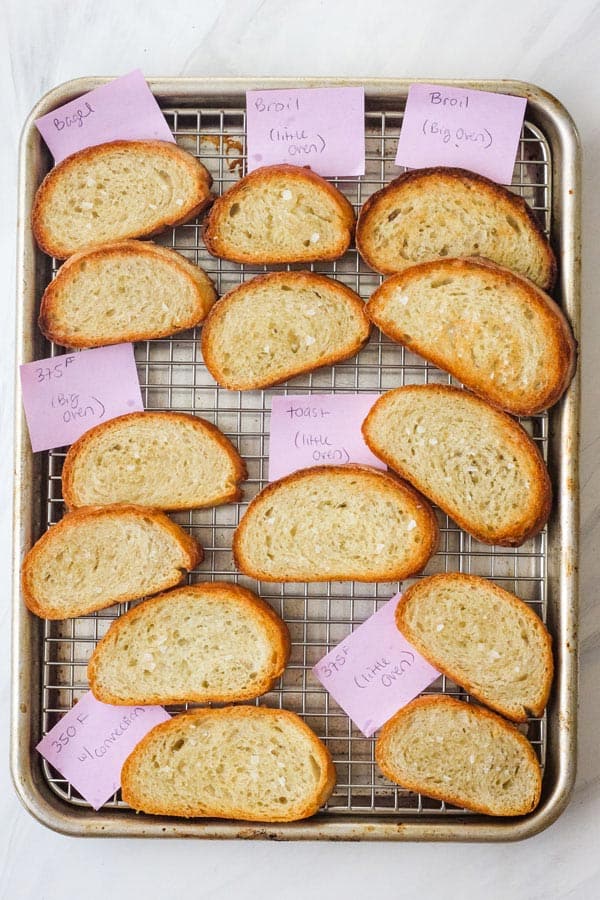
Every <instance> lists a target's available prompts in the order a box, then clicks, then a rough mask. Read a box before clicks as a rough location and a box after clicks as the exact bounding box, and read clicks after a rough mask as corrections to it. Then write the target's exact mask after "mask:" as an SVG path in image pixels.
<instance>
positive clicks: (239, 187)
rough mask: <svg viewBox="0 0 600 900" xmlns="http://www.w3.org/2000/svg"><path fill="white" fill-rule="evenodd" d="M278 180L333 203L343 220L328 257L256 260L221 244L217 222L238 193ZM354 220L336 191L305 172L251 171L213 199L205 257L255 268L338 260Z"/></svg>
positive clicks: (293, 169) (289, 168)
mask: <svg viewBox="0 0 600 900" xmlns="http://www.w3.org/2000/svg"><path fill="white" fill-rule="evenodd" d="M279 176H285V177H286V178H287V179H292V180H296V181H303V182H304V183H305V184H307V186H309V187H310V188H313V189H315V188H316V189H318V190H321V191H325V193H326V194H327V195H328V196H329V198H330V199H331V200H333V201H334V202H335V203H336V205H337V208H338V210H339V212H340V215H341V217H342V219H343V225H344V230H343V232H342V233H341V234H340V237H339V240H338V242H337V244H336V246H335V247H333V248H332V250H331V251H329V252H328V253H317V252H316V251H315V252H314V253H313V254H311V255H310V256H307V255H304V254H303V255H296V256H294V257H293V258H292V257H291V256H289V255H286V254H284V253H281V252H278V251H277V249H276V248H274V249H273V251H272V252H271V253H269V254H267V255H263V256H258V255H253V254H251V253H246V252H244V251H243V250H237V249H236V248H235V247H231V246H229V245H228V244H227V242H226V241H223V240H221V238H220V235H219V222H220V219H221V217H222V216H226V215H228V212H229V209H230V207H231V206H232V204H233V203H235V202H236V198H237V197H238V196H239V195H240V192H242V191H245V190H247V189H248V186H250V187H253V186H254V185H256V184H263V183H265V182H266V183H268V182H269V181H270V180H272V179H273V178H276V177H279ZM355 218H356V217H355V214H354V209H353V207H352V204H351V203H350V202H349V201H348V200H347V199H346V197H344V195H343V194H342V193H341V192H340V191H338V190H337V188H335V187H334V186H333V185H332V184H330V182H329V181H326V180H325V179H324V178H322V177H321V176H320V175H317V174H316V172H313V171H311V169H309V168H305V167H302V166H291V165H288V164H286V163H282V164H281V165H275V166H263V167H262V168H260V169H255V170H254V171H253V172H250V173H249V174H248V175H246V176H244V178H241V179H240V181H238V182H237V183H236V184H234V185H233V187H231V188H229V190H228V191H226V192H225V193H224V194H222V195H221V196H220V197H217V199H216V200H215V202H214V203H213V205H212V208H211V210H210V213H209V215H208V217H207V220H206V226H205V229H204V235H203V237H204V243H205V245H206V249H207V250H208V252H209V253H211V254H212V255H213V256H216V257H219V258H221V259H228V260H231V261H232V262H239V263H257V264H262V263H292V262H309V261H311V260H312V261H314V262H317V261H321V260H329V259H339V257H340V256H343V255H344V253H345V252H346V250H347V249H348V247H349V246H350V241H351V239H352V235H353V232H354V224H355Z"/></svg>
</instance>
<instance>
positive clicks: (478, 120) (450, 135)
mask: <svg viewBox="0 0 600 900" xmlns="http://www.w3.org/2000/svg"><path fill="white" fill-rule="evenodd" d="M526 105H527V101H526V100H525V98H523V97H512V96H508V95H507V94H494V93H491V92H489V91H474V90H470V89H464V88H455V87H444V86H443V85H439V84H412V85H411V86H410V88H409V91H408V99H407V101H406V110H405V113H404V121H403V123H402V131H401V132H400V140H399V141H398V153H397V155H396V165H398V166H408V167H409V168H424V167H426V166H459V167H461V168H463V169H470V170H471V171H473V172H477V173H478V174H480V175H485V176H486V178H491V179H492V180H493V181H497V182H500V183H501V184H510V183H511V181H512V174H513V169H514V165H515V157H516V155H517V149H518V146H519V137H520V135H521V128H522V127H523V118H524V116H525V107H526Z"/></svg>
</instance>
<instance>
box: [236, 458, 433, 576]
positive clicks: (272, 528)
mask: <svg viewBox="0 0 600 900" xmlns="http://www.w3.org/2000/svg"><path fill="white" fill-rule="evenodd" d="M437 544H438V527H437V521H436V518H435V515H434V514H433V511H432V510H431V508H430V507H429V504H428V503H426V502H425V500H423V498H422V497H420V496H419V495H418V494H417V493H416V492H415V491H413V489H412V488H410V487H409V486H408V485H406V484H404V483H403V482H401V481H399V480H398V479H397V478H395V477H394V476H392V475H390V474H388V473H387V472H380V471H379V470H377V469H372V468H370V467H369V466H358V465H352V464H351V465H347V466H316V467H313V468H310V469H301V470H300V471H299V472H294V473H293V474H292V475H287V476H286V477H285V478H281V479H280V480H279V481H275V482H273V483H272V484H270V485H269V486H268V487H266V488H265V489H264V490H263V491H261V493H260V494H258V496H256V497H255V498H254V500H253V501H252V502H251V504H250V506H249V507H248V509H247V510H246V513H245V514H244V516H243V518H242V520H241V522H240V524H239V525H238V528H237V530H236V532H235V534H234V538H233V555H234V559H235V562H236V565H237V567H238V568H239V569H241V571H242V572H245V573H246V574H247V575H252V576H253V577H254V578H257V579H259V580H260V581H396V580H401V579H403V578H406V577H407V576H408V575H411V574H414V573H415V572H419V571H420V570H421V569H423V568H424V567H425V566H426V565H427V562H428V560H429V558H430V557H431V556H432V554H433V553H435V551H436V549H437Z"/></svg>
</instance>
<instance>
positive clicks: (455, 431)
mask: <svg viewBox="0 0 600 900" xmlns="http://www.w3.org/2000/svg"><path fill="white" fill-rule="evenodd" d="M363 435H364V438H365V441H366V443H367V444H368V446H369V447H370V448H371V450H372V451H373V453H374V454H375V455H376V456H378V457H379V458H380V459H382V460H383V461H384V462H386V463H387V464H388V465H389V466H390V467H391V468H392V469H394V471H396V472H397V473H398V474H399V475H400V476H401V477H402V478H406V480H407V481H409V482H410V483H411V484H412V485H414V486H415V487H416V488H417V490H419V491H421V493H422V494H424V495H425V496H426V497H428V498H429V499H430V500H431V501H432V502H433V503H436V504H437V505H438V506H439V507H441V509H443V510H444V512H446V513H447V514H448V515H449V516H450V517H451V518H452V519H454V521H455V522H456V523H457V524H458V525H460V527H461V528H464V530H465V531H468V532H469V534H472V535H473V537H475V538H476V539H477V540H478V541H482V542H483V543H485V544H500V545H504V546H508V547H513V546H516V547H518V546H520V545H521V544H522V543H524V541H526V540H527V539H528V538H530V537H532V536H533V535H534V534H537V533H538V531H540V530H541V529H542V528H543V526H544V525H545V523H546V520H547V518H548V515H549V514H550V507H551V503H552V488H551V484H550V478H549V476H548V471H547V469H546V466H545V465H544V461H543V459H542V457H541V455H540V453H539V450H538V449H537V447H536V446H535V444H534V443H533V441H532V440H531V438H530V437H529V435H528V434H527V433H526V432H525V430H524V429H523V428H521V426H520V425H519V424H518V423H517V422H515V420H514V419H511V418H510V416H507V415H506V413H503V412H500V410H497V409H494V408H493V407H492V406H490V405H489V404H488V403H485V401H483V400H480V399H479V398H478V397H475V396H473V394H470V393H469V392H468V391H462V390H460V389H459V388H454V387H449V386H447V385H439V384H427V385H409V386H407V387H402V388H396V389H395V390H392V391H388V392H387V393H385V394H383V395H382V396H381V397H380V398H379V400H377V401H376V402H375V404H374V405H373V407H372V408H371V410H370V411H369V414H368V416H367V418H366V419H365V421H364V422H363Z"/></svg>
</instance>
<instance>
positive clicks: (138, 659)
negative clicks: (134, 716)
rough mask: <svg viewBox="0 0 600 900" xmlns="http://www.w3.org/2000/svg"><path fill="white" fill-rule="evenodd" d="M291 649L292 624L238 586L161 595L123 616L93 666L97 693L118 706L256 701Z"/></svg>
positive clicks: (90, 667) (203, 586) (190, 588)
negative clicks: (254, 699)
mask: <svg viewBox="0 0 600 900" xmlns="http://www.w3.org/2000/svg"><path fill="white" fill-rule="evenodd" d="M289 654H290V638H289V633H288V630H287V626H286V625H285V623H284V622H282V621H281V619H280V618H279V616H278V615H276V614H275V613H274V612H273V610H272V609H271V607H270V606H269V605H268V603H265V602H264V600H261V599H260V597H257V596H256V594H253V593H252V591H248V590H246V589H245V588H242V587H238V586H237V585H235V584H226V583H223V582H215V583H211V584H194V585H188V586H187V587H181V588H177V589H175V590H173V591H168V592H167V593H166V594H160V596H158V597H153V598H152V599H151V600H146V602H145V603H141V604H139V606H136V607H135V608H134V609H130V610H129V612H128V613H126V614H125V615H124V616H121V617H120V618H119V619H117V620H116V621H115V622H114V623H113V624H112V626H111V627H110V629H109V631H108V632H107V634H106V635H105V636H104V637H103V638H102V640H101V641H100V643H99V644H98V646H97V647H96V649H95V650H94V653H93V654H92V657H91V659H90V661H89V663H88V680H89V683H90V687H91V689H92V691H93V694H94V696H95V697H96V698H97V699H98V700H100V701H102V703H113V704H115V705H120V704H125V705H128V706H135V705H136V704H148V703H161V704H164V703H186V702H194V703H208V702H210V701H218V702H220V703H223V702H225V703H226V702H229V703H231V702H233V701H234V700H252V699H253V698H254V697H259V696H260V695H261V694H265V693H266V692H267V691H269V690H270V689H271V687H272V685H273V684H274V682H275V681H276V680H277V679H278V678H279V676H280V675H281V674H282V673H283V670H284V669H285V666H286V664H287V661H288V658H289Z"/></svg>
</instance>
